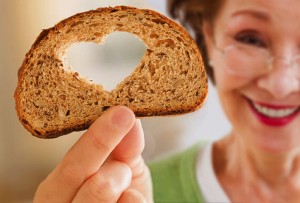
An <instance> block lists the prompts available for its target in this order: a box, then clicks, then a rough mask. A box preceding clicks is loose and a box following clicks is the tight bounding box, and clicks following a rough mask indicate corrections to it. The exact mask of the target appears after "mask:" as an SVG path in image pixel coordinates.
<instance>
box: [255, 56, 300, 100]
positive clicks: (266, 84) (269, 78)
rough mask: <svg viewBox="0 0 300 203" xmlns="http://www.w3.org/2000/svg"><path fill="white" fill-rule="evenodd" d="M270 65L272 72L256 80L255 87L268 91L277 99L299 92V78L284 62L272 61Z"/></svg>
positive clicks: (280, 60)
mask: <svg viewBox="0 0 300 203" xmlns="http://www.w3.org/2000/svg"><path fill="white" fill-rule="evenodd" d="M272 65H273V68H272V70H271V71H270V72H269V73H268V74H266V75H263V76H261V77H260V78H259V79H258V80H257V85H258V86H259V87H260V88H262V89H264V90H266V91H268V92H269V93H270V94H272V95H273V97H274V98H277V99H283V98H285V97H287V96H288V95H290V94H292V93H295V92H297V91H300V82H299V78H298V77H297V76H296V74H295V73H294V71H293V69H292V68H291V66H290V64H289V63H287V62H286V60H283V59H279V60H276V61H273V63H272ZM298 68H299V67H298Z"/></svg>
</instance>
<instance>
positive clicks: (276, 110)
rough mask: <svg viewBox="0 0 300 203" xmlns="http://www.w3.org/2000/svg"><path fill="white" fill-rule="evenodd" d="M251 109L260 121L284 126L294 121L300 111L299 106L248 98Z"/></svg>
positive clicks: (270, 124)
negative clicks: (260, 101) (267, 102)
mask: <svg viewBox="0 0 300 203" xmlns="http://www.w3.org/2000/svg"><path fill="white" fill-rule="evenodd" d="M247 101H248V103H249V104H250V107H251V110H252V112H253V113H254V115H255V116H256V117H257V118H258V120H259V121H260V122H262V123H263V124H265V125H269V126H278V127H279V126H283V125H287V124H288V123H290V122H292V121H293V120H294V119H295V117H296V116H297V115H298V113H299V112H300V111H299V109H300V107H299V106H284V105H271V104H265V103H258V102H254V101H252V100H250V99H247Z"/></svg>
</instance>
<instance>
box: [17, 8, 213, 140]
mask: <svg viewBox="0 0 300 203" xmlns="http://www.w3.org/2000/svg"><path fill="white" fill-rule="evenodd" d="M118 31H120V32H129V33H132V34H133V35H136V36H138V37H139V38H140V39H142V41H143V42H144V43H145V45H146V47H147V50H146V52H145V54H144V56H143V58H142V59H141V62H140V63H139V65H138V66H137V67H136V68H135V70H134V71H133V72H132V73H131V74H130V76H128V77H126V78H125V79H124V80H123V81H121V82H120V83H119V84H118V85H117V86H116V87H115V88H114V89H113V90H112V91H107V90H105V89H104V88H103V87H102V86H101V85H98V84H95V83H93V82H91V81H89V80H86V79H83V78H82V77H80V75H79V74H78V73H77V72H72V71H69V70H67V69H68V66H66V64H64V62H63V59H64V57H65V56H66V51H67V49H68V48H69V47H70V46H72V45H73V44H74V43H82V42H93V43H100V42H102V41H103V40H104V38H105V36H107V35H108V34H110V33H113V32H118ZM80 72H81V71H80ZM81 74H82V73H81ZM18 77H19V78H18V79H19V80H18V86H17V89H16V92H15V99H16V109H17V113H18V116H19V119H20V121H21V123H22V124H23V125H24V127H25V128H26V129H28V130H29V131H30V132H31V133H32V134H33V135H35V136H37V137H42V138H54V137H57V136H60V135H64V134H67V133H69V132H72V131H78V130H84V129H87V128H88V127H89V126H90V125H91V124H92V123H93V122H94V121H95V120H96V119H97V118H98V117H99V116H101V114H102V113H103V112H104V111H105V110H106V109H107V108H109V107H111V106H116V105H124V106H127V107H129V108H131V109H132V110H133V111H134V113H135V114H136V116H141V117H145V116H163V115H175V114H182V113H187V112H191V111H195V110H196V109H198V108H200V107H201V106H202V104H203V102H204V101H205V98H206V95H207V90H208V83H207V77H206V73H205V69H204V66H203V61H202V57H201V54H200V51H199V49H198V46H197V44H196V43H195V41H194V40H193V39H192V38H191V37H190V35H189V34H188V33H187V32H186V31H185V30H184V29H183V28H182V27H181V26H179V25H178V24H177V23H176V22H174V21H172V20H170V19H168V18H167V17H165V16H163V15H161V14H160V13H157V12H155V11H152V10H147V9H137V8H132V7H124V6H119V7H114V8H99V9H97V10H92V11H87V12H83V13H79V14H76V15H74V16H71V17H70V18H68V19H65V20H63V21H61V22H60V23H58V24H57V25H55V26H54V27H52V28H49V29H46V30H43V31H42V32H41V34H40V35H39V36H38V38H37V39H36V41H35V42H34V43H33V45H32V47H31V49H30V50H29V52H28V53H27V54H26V57H25V59H24V61H23V64H22V66H21V68H20V69H19V73H18ZM99 82H100V81H99Z"/></svg>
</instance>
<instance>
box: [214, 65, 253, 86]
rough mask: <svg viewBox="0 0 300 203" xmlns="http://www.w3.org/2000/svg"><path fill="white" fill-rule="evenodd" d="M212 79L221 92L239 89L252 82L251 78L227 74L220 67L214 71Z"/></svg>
mask: <svg viewBox="0 0 300 203" xmlns="http://www.w3.org/2000/svg"><path fill="white" fill-rule="evenodd" d="M214 77H215V82H216V86H217V87H218V88H219V89H220V90H221V91H223V90H224V91H230V90H236V89H241V88H244V87H245V86H247V85H248V84H251V83H252V82H253V81H252V79H251V78H245V77H240V76H236V75H233V74H231V73H229V72H228V71H227V70H226V69H225V68H224V67H222V66H219V67H218V68H216V69H214Z"/></svg>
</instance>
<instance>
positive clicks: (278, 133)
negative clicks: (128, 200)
mask: <svg viewBox="0 0 300 203" xmlns="http://www.w3.org/2000/svg"><path fill="white" fill-rule="evenodd" d="M299 7H300V2H299V1H297V0H287V1H273V0H266V1H261V0H227V1H226V2H225V4H224V7H222V9H221V11H220V13H219V14H218V15H217V17H216V19H215V21H214V23H213V25H209V24H208V23H206V24H205V25H204V30H205V36H206V44H207V46H208V53H209V57H210V60H212V61H213V66H214V74H215V79H216V88H217V91H218V94H219V97H220V100H221V104H222V106H223V109H224V111H225V113H226V114H227V117H228V118H229V120H230V122H231V123H232V126H233V128H232V131H231V132H230V134H229V135H227V136H226V137H225V138H223V139H222V140H220V141H219V142H217V143H216V144H215V145H214V167H215V170H216V173H217V176H218V178H219V180H220V182H221V184H222V186H223V187H224V189H225V191H226V193H227V194H228V195H229V197H230V199H231V200H232V201H236V202H240V201H243V200H245V197H247V201H248V202H275V203H276V202H300V184H299V183H300V168H299V167H300V153H299V150H300V136H299V135H300V128H299V122H300V116H299V114H298V115H297V117H296V118H295V119H294V120H293V121H291V122H289V123H288V124H286V125H283V126H279V127H278V126H269V125H266V124H264V123H262V122H261V121H259V120H258V119H257V117H255V116H254V114H253V112H252V111H251V109H250V107H249V103H248V102H247V100H246V99H245V98H248V99H250V100H251V101H253V102H261V103H265V104H269V105H279V106H280V105H281V106H290V105H291V106H299V105H300V102H299V101H300V90H299V87H300V85H299V79H298V78H296V77H295V75H293V74H291V72H290V70H289V68H288V67H286V66H283V65H282V63H276V64H274V68H273V70H272V71H271V72H270V73H268V74H265V75H260V76H257V77H254V78H246V77H239V76H236V75H233V74H230V73H228V72H226V71H225V68H226V64H224V61H223V60H222V57H221V56H220V53H219V52H218V51H216V49H215V48H214V40H215V41H217V42H219V43H221V44H222V43H223V44H227V43H228V44H229V43H230V42H231V41H232V40H234V39H235V38H234V37H235V36H237V35H238V34H239V33H242V32H244V33H245V32H246V33H247V32H249V33H250V36H252V37H256V38H258V39H259V40H261V41H263V42H264V43H265V44H266V45H265V46H266V49H268V50H270V51H271V53H272V54H273V55H275V56H280V57H285V58H291V57H293V56H294V55H296V54H298V53H299V44H300V34H299V33H300V32H299V31H300V26H298V24H297V23H289V22H295V20H294V19H299V18H300V13H299V10H298V9H297V8H299ZM246 10H247V11H246ZM248 11H251V12H248ZM253 12H254V13H257V12H259V13H260V14H259V15H258V14H253ZM249 30H251V32H252V31H255V34H254V36H253V34H251V32H250V31H249ZM212 36H214V37H212ZM213 38H214V39H213Z"/></svg>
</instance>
